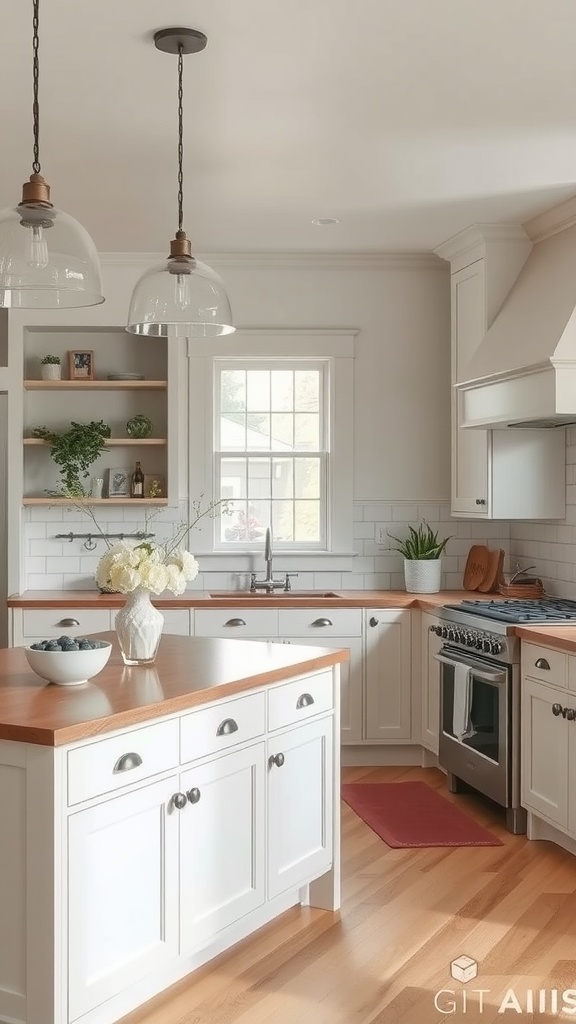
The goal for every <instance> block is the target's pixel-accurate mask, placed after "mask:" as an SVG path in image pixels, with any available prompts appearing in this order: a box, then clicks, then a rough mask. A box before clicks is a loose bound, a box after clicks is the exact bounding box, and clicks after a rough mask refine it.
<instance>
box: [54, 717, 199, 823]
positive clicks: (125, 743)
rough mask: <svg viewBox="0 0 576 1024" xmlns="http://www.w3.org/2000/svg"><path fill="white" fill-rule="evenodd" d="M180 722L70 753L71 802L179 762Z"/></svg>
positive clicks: (87, 797) (164, 724)
mask: <svg viewBox="0 0 576 1024" xmlns="http://www.w3.org/2000/svg"><path fill="white" fill-rule="evenodd" d="M179 754H180V750H179V730H178V721H177V719H172V720H171V721H169V722H158V723H157V724H155V725H147V726H145V727H144V728H143V729H135V730H134V731H133V732H129V733H123V734H121V735H117V736H110V737H108V739H105V740H98V742H96V743H89V744H87V745H86V746H85V747H76V748H75V749H73V750H70V751H69V752H68V803H69V804H70V805H72V804H78V803H80V802H81V801H82V800H89V799H91V798H92V797H94V796H99V795H100V794H101V793H111V792H114V790H115V789H121V788H122V787H123V786H129V785H131V784H132V783H133V782H139V781H140V780H141V779H146V778H148V776H150V775H157V774H158V773H159V772H163V771H166V770H167V769H168V768H174V767H175V766H176V765H177V764H178V762H179V759H180V758H179Z"/></svg>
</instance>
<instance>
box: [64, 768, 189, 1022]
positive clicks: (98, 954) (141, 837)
mask: <svg viewBox="0 0 576 1024" xmlns="http://www.w3.org/2000/svg"><path fill="white" fill-rule="evenodd" d="M177 789H178V786H177V776H174V777H172V778H168V779H165V780H164V781H163V782H157V783H154V784H152V785H149V786H145V787H144V788H143V789H139V790H137V791H136V792H133V793H129V794H126V795H125V796H118V797H115V798H114V799H112V800H107V801H106V802H105V803H101V804H97V805H96V806H94V807H91V808H88V809H87V810H83V811H79V812H78V813H77V814H72V815H71V816H70V819H69V824H68V925H69V930H68V978H69V991H70V995H69V1016H70V1020H75V1019H76V1018H77V1017H79V1016H81V1015H82V1014H83V1013H87V1012H88V1011H89V1010H91V1009H93V1008H94V1007H95V1006H98V1005H99V1004H100V1003H103V1002H104V1001H105V1000H106V999H110V998H111V997H112V996H114V995H116V994H117V993H118V992H120V991H122V990H123V989H125V988H128V986H129V985H132V984H133V983H134V982H136V981H138V980H139V979H140V978H143V977H145V976H146V975H148V974H149V973H151V972H152V971H154V970H156V969H157V968H158V967H161V966H162V965H164V964H166V963H168V962H169V961H171V960H172V959H173V958H174V957H176V956H177V953H178V818H179V817H180V816H181V813H182V812H180V811H177V810H176V809H175V808H174V807H173V804H172V796H173V794H174V793H175V792H176V791H177Z"/></svg>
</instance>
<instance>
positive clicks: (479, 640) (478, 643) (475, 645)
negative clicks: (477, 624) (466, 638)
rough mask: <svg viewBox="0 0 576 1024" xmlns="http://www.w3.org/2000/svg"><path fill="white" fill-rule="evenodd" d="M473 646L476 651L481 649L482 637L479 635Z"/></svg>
mask: <svg viewBox="0 0 576 1024" xmlns="http://www.w3.org/2000/svg"><path fill="white" fill-rule="evenodd" d="M474 647H475V648H476V650H477V651H481V650H482V637H480V636H479V637H478V638H477V639H476V642H475V644H474Z"/></svg>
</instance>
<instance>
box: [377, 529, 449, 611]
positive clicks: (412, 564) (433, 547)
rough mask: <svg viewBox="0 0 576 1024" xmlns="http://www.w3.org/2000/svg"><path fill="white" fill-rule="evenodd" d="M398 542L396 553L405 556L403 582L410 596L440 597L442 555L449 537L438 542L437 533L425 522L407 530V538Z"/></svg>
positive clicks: (397, 538) (396, 538)
mask: <svg viewBox="0 0 576 1024" xmlns="http://www.w3.org/2000/svg"><path fill="white" fill-rule="evenodd" d="M388 536H389V537H390V538H391V540H394V541H396V544H397V547H396V549H395V550H396V551H399V552H400V554H401V555H403V556H404V581H405V584H406V590H407V591H408V593H409V594H437V593H438V591H439V590H440V580H441V569H442V558H441V556H442V552H443V551H444V549H445V547H446V545H447V543H448V541H449V540H450V539H451V538H450V537H445V538H444V540H439V538H438V531H437V530H433V529H432V527H431V526H430V525H429V524H428V523H427V522H426V521H425V520H422V522H421V523H420V524H419V526H418V528H417V529H415V528H414V527H413V526H410V525H409V526H408V536H407V537H406V538H404V539H403V540H401V539H400V538H399V537H394V536H393V535H392V534H391V533H389V534H388Z"/></svg>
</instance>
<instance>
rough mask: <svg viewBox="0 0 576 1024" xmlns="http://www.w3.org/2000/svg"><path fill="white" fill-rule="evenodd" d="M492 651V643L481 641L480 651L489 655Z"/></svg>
mask: <svg viewBox="0 0 576 1024" xmlns="http://www.w3.org/2000/svg"><path fill="white" fill-rule="evenodd" d="M491 649H492V642H491V641H490V640H488V639H486V640H483V641H482V650H483V651H485V652H486V654H489V653H490V651H491Z"/></svg>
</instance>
